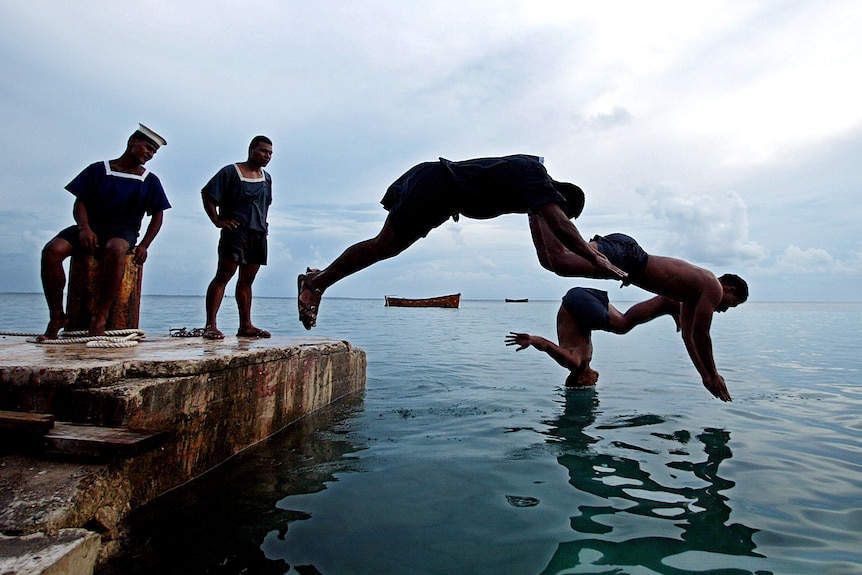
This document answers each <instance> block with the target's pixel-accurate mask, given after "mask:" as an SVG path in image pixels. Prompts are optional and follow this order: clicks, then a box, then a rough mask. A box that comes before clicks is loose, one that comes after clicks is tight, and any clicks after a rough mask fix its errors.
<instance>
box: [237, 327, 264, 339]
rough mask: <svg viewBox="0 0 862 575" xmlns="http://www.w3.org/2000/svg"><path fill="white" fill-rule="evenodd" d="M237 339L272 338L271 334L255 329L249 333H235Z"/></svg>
mask: <svg viewBox="0 0 862 575" xmlns="http://www.w3.org/2000/svg"><path fill="white" fill-rule="evenodd" d="M236 336H237V337H252V338H257V339H266V338H269V337H272V334H271V333H269V332H268V331H266V330H265V329H260V328H259V327H256V328H254V329H252V330H250V331H238V332H236Z"/></svg>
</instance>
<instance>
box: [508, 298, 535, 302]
mask: <svg viewBox="0 0 862 575" xmlns="http://www.w3.org/2000/svg"><path fill="white" fill-rule="evenodd" d="M528 301H530V300H528V299H527V298H524V299H509V298H506V303H527V302H528Z"/></svg>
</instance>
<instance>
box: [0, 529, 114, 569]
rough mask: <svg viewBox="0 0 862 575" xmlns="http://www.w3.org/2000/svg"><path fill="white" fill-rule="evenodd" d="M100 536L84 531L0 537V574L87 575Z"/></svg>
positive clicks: (61, 531)
mask: <svg viewBox="0 0 862 575" xmlns="http://www.w3.org/2000/svg"><path fill="white" fill-rule="evenodd" d="M99 546H100V543H99V535H98V533H94V532H92V531H88V530H86V529H61V530H60V531H58V532H57V533H55V534H52V535H46V534H44V533H33V534H31V535H27V536H24V537H3V536H0V573H3V574H6V573H14V574H15V575H89V574H91V573H92V572H93V568H94V567H95V565H96V559H97V557H98V555H99Z"/></svg>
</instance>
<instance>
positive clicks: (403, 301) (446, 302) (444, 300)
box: [383, 293, 461, 308]
mask: <svg viewBox="0 0 862 575" xmlns="http://www.w3.org/2000/svg"><path fill="white" fill-rule="evenodd" d="M383 297H384V298H386V307H450V308H453V307H458V305H459V304H460V303H461V294H459V293H454V294H452V295H444V296H439V297H428V298H420V299H410V298H406V297H391V296H388V295H387V296H383Z"/></svg>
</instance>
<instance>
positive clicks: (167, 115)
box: [0, 0, 862, 301]
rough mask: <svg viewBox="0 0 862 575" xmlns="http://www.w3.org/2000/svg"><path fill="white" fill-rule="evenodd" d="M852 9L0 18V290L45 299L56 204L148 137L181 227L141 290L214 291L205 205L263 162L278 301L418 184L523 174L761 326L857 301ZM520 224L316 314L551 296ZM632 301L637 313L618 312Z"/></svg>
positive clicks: (404, 259) (688, 6)
mask: <svg viewBox="0 0 862 575" xmlns="http://www.w3.org/2000/svg"><path fill="white" fill-rule="evenodd" d="M860 29H862V3H860V2H858V1H856V0H846V1H830V0H820V1H818V2H808V1H806V0H793V1H775V2H751V1H748V0H741V1H703V2H690V1H688V0H685V1H679V2H670V1H667V2H662V1H660V2H641V1H639V0H633V1H613V0H611V1H606V2H589V3H588V2H572V1H568V0H565V1H564V0H560V1H556V2H544V1H541V0H525V1H513V0H494V1H493V2H492V1H485V0H481V1H471V0H459V1H429V2H405V1H403V0H379V1H375V0H363V1H355V2H354V1H349V0H337V1H327V0H323V1H319V2H298V1H292V0H271V1H253V0H242V1H240V0H235V1H220V0H206V1H173V0H160V1H146V0H144V1H141V2H135V3H127V2H103V1H99V0H93V1H89V2H72V1H68V2H66V1H57V0H50V1H40V0H26V1H24V0H4V1H3V2H2V3H0V74H2V78H3V80H2V84H0V115H2V130H0V200H2V201H0V270H2V274H0V292H38V291H40V289H41V288H40V284H39V270H38V260H39V252H40V250H41V248H42V246H43V245H44V244H45V242H46V241H48V240H49V239H50V238H51V237H53V235H54V234H55V233H56V232H57V231H59V230H60V229H62V228H63V227H65V226H67V225H70V224H71V223H72V222H73V220H72V217H71V208H72V201H73V199H72V196H71V195H70V194H69V193H68V192H66V191H65V190H64V186H65V185H66V184H67V183H68V182H69V181H70V180H71V179H72V178H73V177H74V176H75V175H76V174H77V173H78V172H79V171H80V170H82V169H83V168H84V167H85V166H86V165H87V164H89V163H91V162H94V161H97V160H105V159H111V158H115V157H117V156H119V155H120V153H122V151H123V149H124V146H125V142H126V139H127V137H128V136H129V135H130V134H131V132H132V131H133V130H134V129H135V128H136V126H137V123H138V122H143V123H144V124H147V125H149V126H150V127H152V128H153V129H155V130H156V131H158V132H160V133H162V134H163V135H164V136H165V137H166V138H167V140H168V146H167V147H165V148H162V149H161V150H160V151H159V153H158V154H157V155H156V157H155V158H154V159H153V160H152V161H151V162H150V163H149V164H148V167H149V168H150V169H151V170H152V171H153V172H154V173H156V174H157V175H158V176H159V177H160V178H161V179H162V182H163V184H164V185H165V188H166V190H167V192H168V196H169V198H170V200H171V203H172V204H173V208H172V209H171V210H169V211H168V212H166V215H165V225H164V228H163V229H162V232H161V234H160V235H159V237H158V238H157V239H156V242H155V243H154V244H153V246H152V248H151V250H150V260H149V262H148V263H147V265H146V267H145V270H144V292H145V293H149V294H190V295H194V294H203V293H204V291H205V289H206V286H207V284H208V282H209V281H210V279H211V278H212V275H213V274H214V272H215V267H216V243H217V238H218V231H217V230H216V229H215V228H214V227H213V226H212V225H211V224H210V223H209V220H208V219H207V217H206V216H205V214H204V212H203V209H202V207H201V202H200V188H201V187H202V186H203V184H204V183H206V181H207V180H208V179H209V178H210V177H211V176H212V175H213V174H214V173H215V172H216V171H217V170H218V169H219V168H220V167H222V166H224V165H226V164H228V163H231V162H235V161H241V160H244V159H245V154H246V148H247V145H248V142H249V140H250V139H251V138H252V137H253V136H254V135H256V134H266V135H268V136H269V137H271V138H272V139H273V141H274V144H275V145H274V149H275V155H274V157H273V160H272V163H271V164H270V166H269V171H270V173H271V174H272V176H273V179H274V193H275V200H274V203H273V206H272V210H271V212H270V262H269V265H268V266H267V267H266V268H264V269H263V270H262V271H261V274H260V275H259V276H258V281H257V283H256V284H255V287H256V291H255V293H256V295H260V296H273V297H276V296H294V295H295V291H296V287H295V285H296V275H297V274H298V273H299V272H301V271H303V270H305V268H306V266H313V267H323V266H324V265H326V264H327V263H329V262H330V261H331V260H332V259H333V258H335V257H336V256H337V255H338V254H339V253H341V251H342V250H343V249H344V248H345V247H347V246H348V245H350V244H352V243H354V242H356V241H359V240H362V239H365V238H367V237H371V236H373V235H375V234H376V233H377V231H378V230H379V228H380V226H381V224H382V222H383V219H384V217H385V211H384V210H383V209H382V208H381V207H380V205H379V203H378V202H379V200H380V198H381V197H382V195H383V193H384V191H385V189H386V187H387V186H388V185H389V184H390V183H391V182H392V181H393V180H394V179H395V178H397V177H398V176H399V175H400V174H401V173H403V172H404V171H405V170H407V169H408V168H409V167H411V166H412V165H414V164H416V163H418V162H421V161H427V160H433V159H436V158H437V157H439V156H443V157H447V158H450V159H465V158H472V157H479V156H493V155H505V154H511V153H530V154H535V155H540V156H544V157H545V164H546V166H547V167H548V170H549V172H550V173H551V175H552V176H553V177H554V178H556V179H558V180H567V181H572V182H575V183H577V184H579V185H580V186H581V187H583V188H584V190H585V191H586V194H587V203H586V208H585V210H584V214H583V215H582V216H581V217H580V218H579V219H578V220H577V222H576V223H577V225H578V227H579V228H580V229H581V231H582V233H583V234H584V235H592V234H595V233H610V232H614V231H622V232H625V233H628V234H630V235H632V236H634V237H635V238H637V239H638V240H639V241H640V243H641V245H642V246H644V248H645V249H646V250H647V251H649V252H652V253H657V254H662V255H668V256H675V257H681V258H684V259H687V260H689V261H692V262H694V263H696V264H698V265H701V266H704V267H708V268H709V269H711V270H713V271H714V272H716V274H717V275H718V274H721V273H724V272H734V273H738V274H740V275H742V276H743V277H745V278H746V279H747V280H748V281H749V284H750V286H751V289H752V300H753V301H862V289H860V287H859V286H860V284H862V233H860V231H859V230H860V223H859V222H860V221H862V202H860V199H862V194H860V191H862V184H860V182H862V161H860V158H862V106H860V104H859V102H862V81H860V80H859V67H860V65H862V34H859V30H860ZM575 283H578V284H581V285H597V286H601V287H603V288H605V289H611V290H613V289H615V287H614V284H613V283H611V282H589V281H579V280H572V279H564V278H557V277H555V276H554V275H553V274H551V273H549V272H547V271H545V270H543V269H542V268H541V267H540V266H539V264H538V262H537V260H536V256H535V252H534V250H533V247H532V244H531V242H530V236H529V231H528V227H527V220H526V216H523V215H513V216H505V217H502V218H498V219H496V220H492V221H481V222H478V221H471V220H467V219H464V218H462V219H461V222H460V223H457V224H456V223H454V222H451V221H450V222H448V223H446V224H444V225H443V226H442V227H440V228H439V229H437V230H435V231H433V232H432V233H431V234H430V235H429V236H428V238H426V239H425V240H422V241H420V242H419V243H417V244H416V245H415V246H413V247H412V248H410V249H409V250H408V251H407V252H405V253H404V254H402V255H401V256H399V257H397V258H395V259H393V260H389V261H387V262H383V263H380V264H378V265H376V266H373V267H372V268H370V269H367V270H365V271H362V272H360V273H358V274H356V275H354V276H352V277H350V278H347V279H345V280H344V281H342V282H341V283H339V284H337V285H335V286H333V288H331V290H330V291H328V292H327V295H331V296H341V297H373V298H377V297H380V298H382V296H383V295H384V294H398V295H402V296H407V297H421V296H430V295H439V294H443V293H450V292H456V291H460V292H461V293H462V294H464V297H465V298H492V299H496V298H504V297H529V298H533V299H556V298H558V297H560V296H561V294H562V293H564V291H565V290H566V289H567V288H568V287H570V286H572V285H574V284H575ZM612 294H613V295H614V296H616V297H615V298H613V299H619V300H634V299H637V298H638V297H640V296H641V295H643V294H642V293H641V292H639V291H638V290H637V289H636V288H626V290H623V291H622V292H620V291H618V290H617V291H612Z"/></svg>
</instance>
